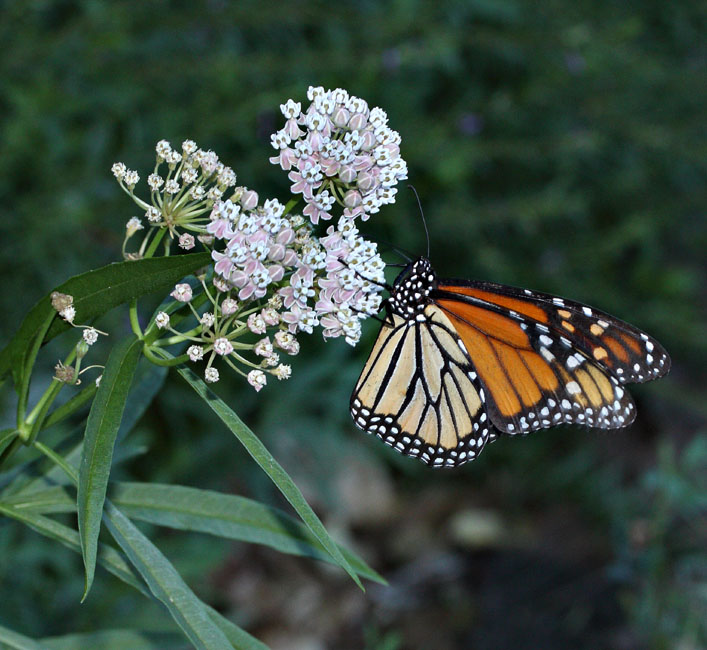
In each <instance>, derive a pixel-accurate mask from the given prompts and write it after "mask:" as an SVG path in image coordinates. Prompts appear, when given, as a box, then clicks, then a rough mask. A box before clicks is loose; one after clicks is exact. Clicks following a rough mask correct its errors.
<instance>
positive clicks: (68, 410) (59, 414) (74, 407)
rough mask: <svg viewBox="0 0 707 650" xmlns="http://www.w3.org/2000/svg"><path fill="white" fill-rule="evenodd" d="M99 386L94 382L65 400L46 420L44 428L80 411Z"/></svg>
mask: <svg viewBox="0 0 707 650" xmlns="http://www.w3.org/2000/svg"><path fill="white" fill-rule="evenodd" d="M97 390H98V388H97V387H96V384H95V383H94V382H91V383H90V384H88V386H85V387H84V388H83V389H82V390H81V391H80V392H79V393H76V395H74V396H73V397H72V398H71V399H69V400H67V401H66V402H64V403H63V404H62V405H61V406H58V407H57V408H55V409H54V410H53V411H52V412H51V413H50V414H49V415H48V416H47V419H46V420H45V421H44V424H43V425H42V429H48V428H49V427H51V426H54V425H55V424H57V423H58V422H61V421H62V420H64V419H66V418H67V417H69V416H70V415H71V414H72V413H75V412H76V411H78V410H79V409H80V408H81V407H82V406H83V405H84V404H85V403H86V402H88V401H89V400H90V399H91V398H92V397H93V396H94V395H95V394H96V391H97Z"/></svg>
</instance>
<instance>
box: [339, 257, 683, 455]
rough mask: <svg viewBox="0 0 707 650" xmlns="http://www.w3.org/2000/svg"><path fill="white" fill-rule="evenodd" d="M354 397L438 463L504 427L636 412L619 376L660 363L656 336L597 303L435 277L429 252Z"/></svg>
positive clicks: (397, 442) (659, 369) (658, 371)
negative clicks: (577, 301) (603, 309)
mask: <svg viewBox="0 0 707 650" xmlns="http://www.w3.org/2000/svg"><path fill="white" fill-rule="evenodd" d="M386 308H387V311H388V318H387V319H386V322H385V324H384V325H383V326H382V327H381V331H380V333H379V335H378V339H377V341H376V344H375V346H374V348H373V351H372V353H371V355H370V357H369V359H368V361H367V363H366V365H365V366H364V369H363V372H362V373H361V376H360V378H359V380H358V382H357V384H356V387H355V389H354V391H353V394H352V396H351V404H350V408H351V415H352V417H353V419H354V422H355V423H356V424H357V426H358V427H359V428H361V429H363V430H364V431H366V432H368V433H373V434H375V435H377V436H378V437H379V438H381V439H382V440H383V441H384V442H385V443H386V444H388V445H390V446H392V447H393V448H395V449H396V450H398V451H400V452H401V453H404V454H407V455H409V456H414V457H417V458H419V459H420V460H422V461H423V462H424V463H426V464H429V465H432V466H435V467H440V466H441V467H454V466H456V465H461V464H463V463H465V462H467V461H469V460H473V459H474V458H476V456H478V454H479V453H480V452H481V450H482V449H483V447H484V445H485V444H486V443H487V442H489V441H491V440H494V439H495V437H496V436H497V432H499V431H500V432H502V433H507V434H510V435H515V434H526V433H529V432H531V431H535V430H537V429H542V428H548V427H551V426H555V425H558V424H563V423H575V424H583V425H587V426H591V427H598V428H604V429H612V428H619V427H623V426H627V425H628V424H630V423H631V422H632V421H633V419H634V418H635V407H634V404H633V401H632V399H631V397H630V395H629V394H628V392H627V391H626V390H624V388H623V384H625V383H627V382H643V381H648V380H650V379H654V378H657V377H659V376H661V375H663V374H665V373H666V372H667V371H668V369H669V367H670V359H669V357H668V355H667V354H666V353H665V351H664V350H663V348H662V347H661V346H660V345H659V344H658V342H657V341H655V340H654V339H652V338H651V337H649V336H648V335H647V334H645V333H643V332H641V331H640V330H638V329H636V328H634V327H633V326H631V325H629V324H627V323H625V322H623V321H620V320H618V319H616V318H614V317H613V316H609V315H608V314H606V313H604V312H600V311H598V310H596V309H594V308H592V307H589V306H587V305H583V304H581V303H576V302H573V301H570V300H565V299H563V298H559V297H557V296H551V295H548V294H542V293H537V292H532V291H530V290H528V289H516V288H513V287H507V286H503V285H498V284H494V283H488V282H473V281H465V280H446V279H440V278H438V277H437V275H436V273H435V272H434V270H433V268H432V265H431V264H430V262H429V260H427V259H425V258H420V259H418V260H415V261H414V262H411V263H410V264H409V265H408V266H407V267H406V268H405V269H404V270H403V271H402V272H401V273H400V275H399V276H398V278H397V279H396V281H395V283H394V285H393V287H392V289H391V292H390V297H389V298H388V299H387V302H386Z"/></svg>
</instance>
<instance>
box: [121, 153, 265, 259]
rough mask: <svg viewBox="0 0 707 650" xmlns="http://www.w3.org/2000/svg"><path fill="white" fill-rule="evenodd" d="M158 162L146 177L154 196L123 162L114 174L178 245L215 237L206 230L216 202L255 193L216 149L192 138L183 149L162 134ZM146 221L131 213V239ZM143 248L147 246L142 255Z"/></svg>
mask: <svg viewBox="0 0 707 650" xmlns="http://www.w3.org/2000/svg"><path fill="white" fill-rule="evenodd" d="M155 151H156V154H157V155H156V162H155V168H154V170H153V172H152V173H151V174H150V175H149V176H148V177H147V188H148V190H149V192H150V198H149V201H148V200H144V199H142V198H140V196H138V194H137V193H136V188H137V185H138V183H139V182H140V176H139V174H138V173H137V172H136V171H133V170H130V169H128V168H127V167H126V166H125V165H124V164H123V163H121V162H118V163H115V164H114V165H113V167H112V172H113V175H114V176H115V178H116V180H117V181H118V183H119V184H120V186H121V187H122V188H123V189H124V190H125V191H126V192H127V193H128V194H129V195H130V197H131V198H132V199H133V201H135V203H136V204H137V205H138V206H139V207H140V208H141V209H142V210H144V219H145V221H146V222H147V224H148V225H150V226H153V227H154V228H167V229H168V230H169V233H170V236H171V237H173V238H175V239H177V241H178V244H179V247H180V248H182V249H184V250H191V249H192V248H194V246H195V245H196V239H197V238H201V240H202V241H204V243H207V244H208V243H210V238H209V237H208V236H206V234H205V232H204V230H205V225H206V223H207V222H208V220H209V213H210V212H211V208H212V206H213V205H214V203H216V202H217V201H219V200H221V199H222V198H223V197H226V196H227V197H228V198H229V199H230V200H232V201H236V202H238V201H239V200H241V199H243V200H244V201H246V202H247V201H248V200H249V198H250V195H251V194H252V193H251V192H249V191H248V190H247V188H244V187H236V174H235V172H234V171H233V169H231V168H230V167H227V166H226V165H224V164H223V163H222V162H221V161H220V160H219V158H218V156H217V155H216V154H215V153H214V152H213V151H205V150H203V149H200V148H198V147H197V145H196V143H195V142H194V141H193V140H185V141H184V142H182V146H181V149H180V150H176V149H173V148H172V145H171V144H170V143H169V142H167V140H160V141H159V142H158V143H157V146H156V147H155ZM143 228H144V223H143V221H142V219H140V218H139V217H132V218H131V219H130V220H129V221H128V222H127V224H126V240H127V239H129V238H130V237H131V236H132V235H134V234H135V233H136V232H137V231H138V230H143ZM142 253H144V247H142V248H141V250H140V252H139V253H138V254H137V255H133V256H130V255H126V257H134V256H137V257H139V256H140V255H141V254H142Z"/></svg>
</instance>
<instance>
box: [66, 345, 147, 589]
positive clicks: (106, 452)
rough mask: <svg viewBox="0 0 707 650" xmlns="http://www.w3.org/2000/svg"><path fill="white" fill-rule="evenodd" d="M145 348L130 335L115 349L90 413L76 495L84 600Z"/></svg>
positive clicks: (90, 581)
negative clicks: (125, 414)
mask: <svg viewBox="0 0 707 650" xmlns="http://www.w3.org/2000/svg"><path fill="white" fill-rule="evenodd" d="M142 345H143V343H142V341H140V340H138V339H137V338H136V337H134V336H131V337H128V338H126V339H124V340H122V341H121V342H120V343H118V344H117V345H116V346H115V347H114V348H113V350H112V351H111V353H110V356H109V357H108V361H107V362H106V367H105V370H104V371H103V379H101V385H100V386H99V388H98V392H97V393H96V397H95V399H94V400H93V404H92V405H91V411H90V413H89V414H88V421H87V423H86V435H85V437H84V444H83V454H82V456H81V466H80V468H79V484H78V492H77V496H76V504H77V507H76V510H77V514H78V522H79V536H80V538H81V550H82V553H83V561H84V566H85V569H86V588H85V590H84V595H83V597H84V598H86V595H87V594H88V591H89V589H90V588H91V583H92V582H93V574H94V570H95V567H96V548H97V546H98V534H99V532H100V529H101V517H102V516H103V502H104V501H105V498H106V488H107V486H108V477H109V475H110V466H111V461H112V459H113V445H114V444H115V437H116V435H117V434H118V428H119V426H120V421H121V419H122V417H123V410H124V409H125V401H126V399H127V397H128V391H129V389H130V384H131V382H132V379H133V375H134V374H135V368H136V367H137V362H138V360H139V358H140V352H141V349H142Z"/></svg>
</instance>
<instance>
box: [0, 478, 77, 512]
mask: <svg viewBox="0 0 707 650" xmlns="http://www.w3.org/2000/svg"><path fill="white" fill-rule="evenodd" d="M3 503H5V504H7V505H11V506H12V507H14V508H15V509H17V510H24V511H30V512H35V513H37V514H40V515H48V514H55V513H60V512H76V499H75V498H73V497H72V496H71V495H70V494H69V493H68V492H67V491H66V489H65V488H63V487H61V486H59V485H56V486H54V487H50V488H47V489H45V490H36V491H24V490H23V491H22V492H20V493H18V494H15V495H13V496H10V497H5V498H4V499H3Z"/></svg>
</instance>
